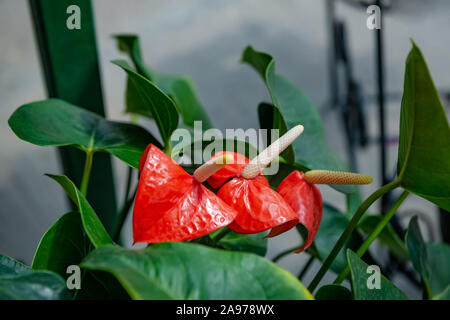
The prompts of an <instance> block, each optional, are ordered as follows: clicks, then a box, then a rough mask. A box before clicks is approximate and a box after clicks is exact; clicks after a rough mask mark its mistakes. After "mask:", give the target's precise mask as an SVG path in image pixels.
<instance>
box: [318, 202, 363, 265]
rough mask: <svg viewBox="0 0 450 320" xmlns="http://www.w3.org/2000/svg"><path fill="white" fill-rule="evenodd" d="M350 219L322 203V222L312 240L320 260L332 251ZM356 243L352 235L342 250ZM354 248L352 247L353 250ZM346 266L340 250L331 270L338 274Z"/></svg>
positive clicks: (343, 252) (343, 255) (343, 253)
mask: <svg viewBox="0 0 450 320" xmlns="http://www.w3.org/2000/svg"><path fill="white" fill-rule="evenodd" d="M349 221H350V219H349V218H348V217H347V216H346V215H344V214H343V213H342V212H340V211H339V210H337V209H336V208H334V207H332V206H330V205H328V204H326V203H324V204H323V213H322V221H321V222H320V227H319V230H318V231H317V235H316V237H315V239H314V245H315V247H316V249H317V251H318V253H319V255H320V257H321V258H322V259H325V258H326V257H327V256H328V254H329V253H330V252H331V250H332V249H333V246H334V244H335V243H336V241H337V240H338V239H339V237H340V236H341V234H342V232H344V230H345V228H346V227H347V224H348V223H349ZM354 234H356V233H354ZM354 242H356V240H355V235H352V236H351V238H350V240H349V241H347V244H346V245H345V247H344V248H348V247H349V245H351V244H352V243H354ZM354 247H355V246H352V248H354ZM346 265H347V259H346V257H345V250H341V251H340V253H339V254H338V255H337V257H336V259H334V261H333V264H332V265H331V270H333V271H334V272H336V273H340V272H341V271H342V270H343V269H344V268H345V267H346Z"/></svg>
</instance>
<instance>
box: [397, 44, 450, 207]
mask: <svg viewBox="0 0 450 320" xmlns="http://www.w3.org/2000/svg"><path fill="white" fill-rule="evenodd" d="M399 139H400V140H399V148H398V164H397V174H398V180H399V181H400V183H401V186H402V187H403V188H404V189H406V190H408V191H410V192H412V193H415V194H417V195H419V196H421V197H423V198H425V199H427V200H429V201H431V202H433V203H435V204H436V205H438V206H440V207H441V208H443V209H445V210H447V211H450V127H449V123H448V120H447V117H446V115H445V111H444V109H443V107H442V103H441V101H440V99H439V94H438V92H437V90H436V88H435V86H434V84H433V80H432V78H431V75H430V72H429V71H428V67H427V65H426V62H425V59H424V57H423V55H422V53H421V52H420V49H419V48H418V47H417V46H416V44H415V43H414V42H413V47H412V49H411V51H410V52H409V55H408V58H407V60H406V70H405V83H404V93H403V99H402V107H401V115H400V138H399Z"/></svg>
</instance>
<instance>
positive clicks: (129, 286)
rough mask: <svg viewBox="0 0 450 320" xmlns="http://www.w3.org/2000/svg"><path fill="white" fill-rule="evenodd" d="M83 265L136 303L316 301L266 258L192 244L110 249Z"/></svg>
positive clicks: (99, 251) (181, 243) (96, 254)
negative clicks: (108, 278)
mask: <svg viewBox="0 0 450 320" xmlns="http://www.w3.org/2000/svg"><path fill="white" fill-rule="evenodd" d="M82 266H83V267H85V268H88V269H95V270H103V271H107V272H110V273H112V274H113V275H114V276H115V277H116V278H117V279H118V280H119V281H120V282H121V284H122V285H123V287H124V288H125V289H126V290H127V292H128V293H129V294H130V296H131V297H132V298H133V299H179V300H183V299H312V296H311V294H310V293H309V292H308V290H307V289H306V288H305V287H304V286H303V285H302V284H301V283H300V282H299V281H298V280H297V278H295V277H294V276H293V275H291V274H290V273H288V272H287V271H286V270H284V269H281V268H280V267H278V266H276V265H275V264H274V263H272V262H270V261H268V260H267V259H264V258H261V257H259V256H257V255H255V254H251V253H243V252H232V251H225V250H220V249H212V248H209V247H205V246H202V245H198V244H192V243H183V242H175V243H161V244H156V245H152V246H150V247H148V248H146V249H142V250H126V249H124V248H119V247H116V246H106V247H103V248H100V249H97V250H95V251H94V252H93V253H92V254H90V255H89V256H88V257H87V258H86V260H85V261H84V262H83V264H82Z"/></svg>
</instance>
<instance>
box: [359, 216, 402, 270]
mask: <svg viewBox="0 0 450 320" xmlns="http://www.w3.org/2000/svg"><path fill="white" fill-rule="evenodd" d="M382 219H383V217H382V216H380V215H366V216H364V217H363V218H362V219H361V220H360V222H359V224H358V228H359V229H360V230H362V231H363V232H364V233H365V234H367V235H369V234H370V233H372V231H373V230H374V229H375V228H376V226H377V225H378V224H379V223H380V221H381V220H382ZM377 239H378V240H379V241H380V243H381V244H382V245H385V246H387V247H388V248H389V250H390V252H391V253H392V254H394V255H395V256H396V257H397V258H398V259H400V260H402V261H407V260H408V250H407V249H406V246H405V244H404V243H403V241H402V240H401V239H400V237H399V236H398V235H397V233H396V232H395V230H394V228H393V227H392V225H391V224H388V225H386V227H385V228H384V229H383V231H381V233H380V235H379V236H378V238H377Z"/></svg>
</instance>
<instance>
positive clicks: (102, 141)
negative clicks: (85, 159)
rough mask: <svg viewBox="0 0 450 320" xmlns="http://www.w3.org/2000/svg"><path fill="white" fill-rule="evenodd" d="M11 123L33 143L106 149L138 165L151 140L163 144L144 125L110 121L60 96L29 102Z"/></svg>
mask: <svg viewBox="0 0 450 320" xmlns="http://www.w3.org/2000/svg"><path fill="white" fill-rule="evenodd" d="M8 123H9V126H10V127H11V129H12V130H13V131H14V133H15V134H16V135H17V136H18V137H19V138H21V139H23V140H25V141H28V142H30V143H33V144H36V145H39V146H74V147H76V148H79V149H81V150H84V151H104V152H108V153H110V154H113V155H114V156H116V157H118V158H119V159H121V160H122V161H124V162H126V163H127V164H129V165H130V166H132V167H135V168H137V167H138V166H139V159H140V157H141V155H142V152H143V151H144V149H145V147H146V146H147V145H148V144H149V143H153V144H156V145H160V144H159V143H158V142H157V140H156V139H155V138H154V137H153V136H152V135H151V134H150V133H148V132H147V131H146V130H144V129H143V128H141V127H138V126H135V125H131V124H126V123H120V122H114V121H107V120H105V119H104V118H102V117H100V116H99V115H97V114H95V113H92V112H90V111H87V110H85V109H82V108H79V107H77V106H75V105H73V104H70V103H68V102H65V101H63V100H59V99H48V100H43V101H37V102H32V103H29V104H25V105H23V106H21V107H20V108H18V109H17V110H16V111H15V112H14V113H13V114H12V115H11V117H10V118H9V120H8Z"/></svg>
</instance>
